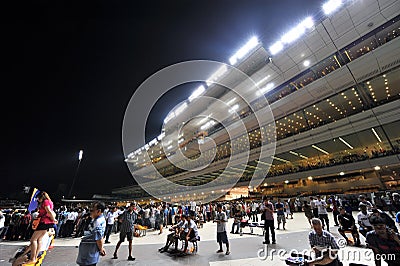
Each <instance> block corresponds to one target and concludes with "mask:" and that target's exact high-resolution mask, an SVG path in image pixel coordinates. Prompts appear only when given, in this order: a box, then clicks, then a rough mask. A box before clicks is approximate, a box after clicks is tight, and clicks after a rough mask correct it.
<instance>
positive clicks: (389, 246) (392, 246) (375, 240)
mask: <svg viewBox="0 0 400 266" xmlns="http://www.w3.org/2000/svg"><path fill="white" fill-rule="evenodd" d="M370 223H371V224H372V226H373V230H372V231H370V232H368V233H367V236H366V242H367V246H368V248H370V249H372V250H373V251H374V254H375V265H376V266H380V265H381V259H382V258H383V259H384V260H385V261H386V263H387V264H388V266H394V265H399V261H400V256H399V255H400V239H399V234H398V233H396V232H394V231H393V230H391V229H390V228H388V227H387V226H386V224H385V220H384V219H382V217H379V216H376V215H372V216H371V218H370ZM383 254H387V255H388V256H382V255H383Z"/></svg>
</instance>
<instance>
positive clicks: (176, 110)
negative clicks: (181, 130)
mask: <svg viewBox="0 0 400 266" xmlns="http://www.w3.org/2000/svg"><path fill="white" fill-rule="evenodd" d="M186 107H188V105H187V103H186V102H184V103H182V104H181V105H180V106H178V107H177V108H176V109H175V111H174V113H175V116H178V115H179V114H180V113H182V112H183V110H185V109H186Z"/></svg>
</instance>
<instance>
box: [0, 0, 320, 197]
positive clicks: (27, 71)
mask: <svg viewBox="0 0 400 266" xmlns="http://www.w3.org/2000/svg"><path fill="white" fill-rule="evenodd" d="M6 2H7V4H5V3H2V8H1V17H2V19H1V20H2V30H1V39H2V44H3V45H2V46H3V49H2V59H1V61H2V65H3V69H4V70H3V71H2V72H3V74H4V77H3V78H2V86H1V87H2V89H1V92H2V97H1V99H2V105H1V106H2V107H1V108H2V117H3V119H2V129H3V130H2V131H3V132H5V134H4V135H3V134H2V136H3V137H2V138H3V140H2V143H3V144H5V145H2V147H3V149H2V152H1V155H0V156H1V165H2V166H1V172H0V175H1V176H0V177H1V180H2V186H1V187H2V189H1V191H0V197H7V196H9V195H11V194H12V193H13V192H15V191H20V190H21V189H22V185H24V184H28V185H31V186H36V187H38V188H39V189H43V190H47V191H49V192H51V193H53V194H54V193H56V190H57V189H58V188H59V185H60V184H65V186H64V188H63V187H61V188H63V189H64V191H65V190H66V191H68V189H69V187H70V185H71V183H72V179H73V177H74V172H75V169H76V166H77V163H78V159H77V156H78V151H79V150H80V149H83V150H84V158H83V160H82V163H81V167H80V171H79V175H78V178H77V183H76V185H75V187H74V193H73V194H74V195H77V196H81V197H89V196H91V195H92V194H93V193H95V192H96V193H110V192H111V189H112V188H115V187H121V186H124V185H131V184H133V179H132V177H131V175H130V173H129V171H128V168H127V167H126V165H125V163H124V161H123V159H124V155H123V152H122V144H121V134H122V133H121V127H122V120H123V115H124V111H125V108H126V106H127V104H128V101H129V99H130V97H131V96H132V95H133V93H134V90H135V88H137V87H138V86H139V85H140V83H141V82H143V81H144V80H145V79H146V78H148V77H149V76H150V75H151V74H153V73H155V72H156V71H158V70H160V69H162V68H163V67H166V66H168V65H171V64H174V63H178V62H182V61H185V60H195V59H209V60H217V61H222V62H228V59H229V57H230V56H231V55H232V54H234V53H235V51H236V50H237V49H238V48H240V46H241V45H243V44H244V43H245V42H246V41H247V40H248V39H249V38H250V37H251V36H252V35H257V36H258V37H259V39H260V40H261V41H262V43H263V44H264V47H266V48H267V47H269V45H271V44H272V43H273V42H275V41H276V40H277V39H278V38H279V37H280V36H281V35H282V34H283V33H284V32H286V31H287V30H288V29H290V28H291V27H292V26H294V25H296V24H297V23H298V22H299V21H301V20H302V19H304V18H305V17H306V16H308V15H312V14H316V13H319V12H320V8H321V5H322V3H323V1H321V0H318V1H317V0H307V1H298V0H291V1H289V0H281V1H272V0H271V1H266V0H263V1H248V0H242V1H236V0H235V1H233V0H231V1H228V0H224V1H217V0H210V1H187V0H186V1H107V2H102V1H92V2H91V1H76V2H70V1H66V2H62V1H27V2H26V3H24V2H22V1H6ZM191 91H192V87H190V89H188V86H181V88H179V89H176V90H174V91H172V92H170V93H168V95H167V96H166V97H163V98H162V99H161V100H160V101H159V104H158V105H157V106H156V107H155V109H154V112H153V113H152V115H151V117H150V120H149V121H148V128H147V132H148V133H149V136H148V139H152V138H154V137H155V136H157V135H158V134H159V133H160V132H159V130H160V128H161V123H162V121H163V119H164V117H165V116H166V114H167V113H168V111H169V110H170V109H171V108H172V107H173V106H174V105H175V104H176V103H177V102H179V101H181V100H183V99H185V98H187V97H188V96H189V95H190V93H191ZM5 184H8V185H7V186H5ZM59 193H62V194H64V193H66V192H62V190H61V191H59ZM58 196H61V195H58Z"/></svg>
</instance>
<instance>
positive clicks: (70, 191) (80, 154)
mask: <svg viewBox="0 0 400 266" xmlns="http://www.w3.org/2000/svg"><path fill="white" fill-rule="evenodd" d="M82 157H83V150H80V151H79V155H78V160H79V161H78V166H77V167H76V171H75V176H74V179H73V181H72V185H71V188H70V190H69V193H68V198H70V197H71V194H72V190H73V188H74V185H75V181H76V178H77V177H78V172H79V166H80V165H81V161H82Z"/></svg>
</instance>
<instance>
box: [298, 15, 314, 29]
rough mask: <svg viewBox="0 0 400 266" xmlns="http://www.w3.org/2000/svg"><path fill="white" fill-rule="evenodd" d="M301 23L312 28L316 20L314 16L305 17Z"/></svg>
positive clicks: (307, 27)
mask: <svg viewBox="0 0 400 266" xmlns="http://www.w3.org/2000/svg"><path fill="white" fill-rule="evenodd" d="M300 25H301V26H302V27H304V28H306V29H311V28H312V27H313V26H314V20H313V19H312V17H307V18H305V19H304V20H303V21H302V22H301V23H300Z"/></svg>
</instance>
